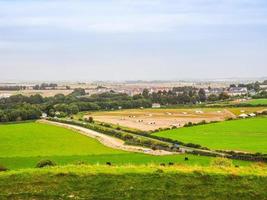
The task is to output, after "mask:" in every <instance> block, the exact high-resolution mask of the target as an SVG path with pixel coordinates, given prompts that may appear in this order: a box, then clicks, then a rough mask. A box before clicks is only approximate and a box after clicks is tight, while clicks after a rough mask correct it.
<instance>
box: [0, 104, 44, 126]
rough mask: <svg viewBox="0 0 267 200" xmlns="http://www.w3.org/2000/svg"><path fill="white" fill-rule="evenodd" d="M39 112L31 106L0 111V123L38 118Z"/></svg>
mask: <svg viewBox="0 0 267 200" xmlns="http://www.w3.org/2000/svg"><path fill="white" fill-rule="evenodd" d="M41 114H42V112H41V110H40V109H39V108H38V107H36V106H32V105H24V106H21V107H19V108H13V109H5V110H0V122H11V121H23V120H32V119H38V118H40V116H41Z"/></svg>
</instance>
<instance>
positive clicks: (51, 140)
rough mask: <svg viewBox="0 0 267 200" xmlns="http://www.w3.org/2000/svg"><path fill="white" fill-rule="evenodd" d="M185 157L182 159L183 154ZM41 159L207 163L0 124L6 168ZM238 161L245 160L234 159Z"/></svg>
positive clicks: (57, 130) (0, 160)
mask: <svg viewBox="0 0 267 200" xmlns="http://www.w3.org/2000/svg"><path fill="white" fill-rule="evenodd" d="M185 156H186V157H188V158H189V160H188V161H184V157H185ZM43 159H50V160H53V161H55V162H56V163H57V164H58V165H66V164H77V163H81V162H82V163H86V164H98V163H99V164H105V163H106V162H111V163H112V164H115V165H125V164H136V165H142V164H151V163H154V164H160V163H168V162H173V163H179V164H184V165H202V166H207V165H209V164H210V160H211V158H210V157H205V156H194V155H184V154H179V155H167V156H152V155H146V154H141V153H130V152H126V151H121V150H115V149H112V148H108V147H106V146H104V145H102V144H101V143H99V142H98V141H97V140H95V139H92V138H89V137H86V136H83V135H80V134H79V133H77V132H75V131H72V130H69V129H65V128H61V127H57V126H53V125H47V124H41V123H35V122H30V123H19V124H8V125H0V165H3V166H5V167H7V168H8V169H21V168H32V167H35V166H36V163H37V162H38V161H40V160H43ZM234 162H235V163H236V164H238V165H247V164H249V162H241V161H234Z"/></svg>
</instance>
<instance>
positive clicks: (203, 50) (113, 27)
mask: <svg viewBox="0 0 267 200" xmlns="http://www.w3.org/2000/svg"><path fill="white" fill-rule="evenodd" d="M266 60H267V1H266V0H0V82H1V80H2V81H4V80H34V81H35V80H47V81H63V80H70V81H94V80H112V81H121V80H181V79H213V78H232V77H238V78H242V77H263V76H265V77H266V76H267V62H266Z"/></svg>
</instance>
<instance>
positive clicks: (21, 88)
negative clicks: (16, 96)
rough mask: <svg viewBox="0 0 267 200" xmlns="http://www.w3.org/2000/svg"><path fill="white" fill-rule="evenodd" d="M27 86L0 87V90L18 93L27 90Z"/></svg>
mask: <svg viewBox="0 0 267 200" xmlns="http://www.w3.org/2000/svg"><path fill="white" fill-rule="evenodd" d="M25 89H26V86H0V90H1V91H3V90H6V91H18V90H25Z"/></svg>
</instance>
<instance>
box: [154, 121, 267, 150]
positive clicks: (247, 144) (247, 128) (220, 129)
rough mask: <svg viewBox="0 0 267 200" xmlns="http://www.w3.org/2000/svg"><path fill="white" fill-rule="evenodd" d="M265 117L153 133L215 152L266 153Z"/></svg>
mask: <svg viewBox="0 0 267 200" xmlns="http://www.w3.org/2000/svg"><path fill="white" fill-rule="evenodd" d="M266 125H267V117H257V118H250V119H240V120H231V121H224V122H218V123H211V124H205V125H199V126H194V127H186V128H179V129H174V130H168V131H162V132H158V133H155V135H157V136H161V137H166V138H171V139H175V140H180V141H183V142H187V143H190V142H191V143H195V144H200V145H202V146H205V147H208V148H211V149H216V150H236V151H245V152H254V153H255V152H261V153H267V128H266V127H267V126H266Z"/></svg>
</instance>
